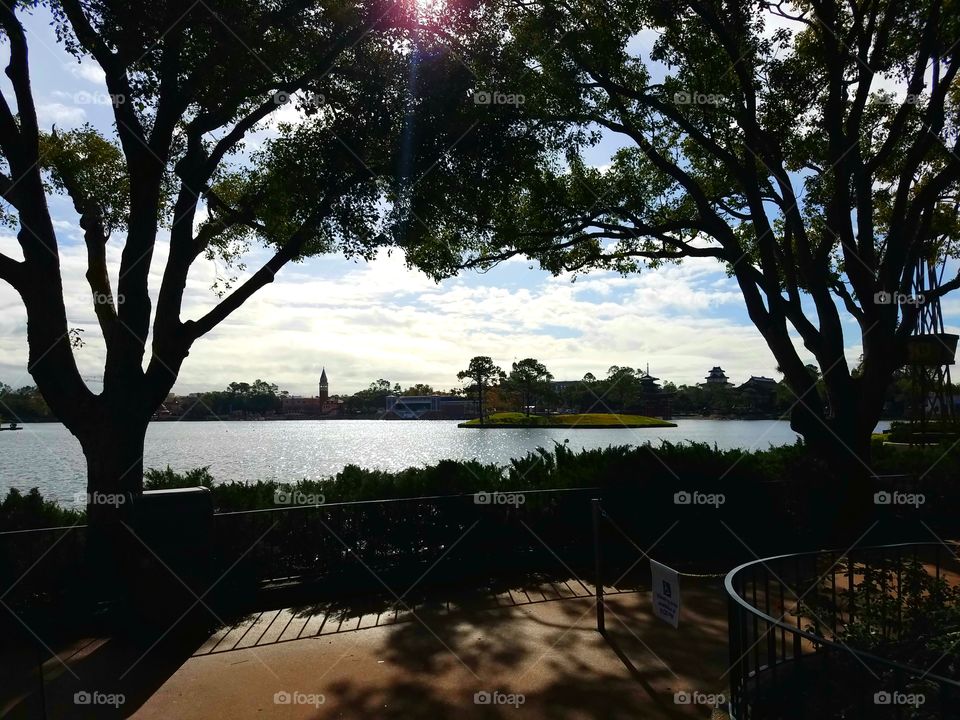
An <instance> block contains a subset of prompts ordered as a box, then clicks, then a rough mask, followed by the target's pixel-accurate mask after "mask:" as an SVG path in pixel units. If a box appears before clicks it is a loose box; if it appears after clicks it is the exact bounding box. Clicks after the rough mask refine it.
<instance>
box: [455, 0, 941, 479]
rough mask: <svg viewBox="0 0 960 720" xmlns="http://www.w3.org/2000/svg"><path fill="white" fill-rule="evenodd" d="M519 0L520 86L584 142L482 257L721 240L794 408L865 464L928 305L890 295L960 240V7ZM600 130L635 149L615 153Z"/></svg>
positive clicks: (623, 257)
mask: <svg viewBox="0 0 960 720" xmlns="http://www.w3.org/2000/svg"><path fill="white" fill-rule="evenodd" d="M507 15H508V18H509V20H508V22H509V27H510V32H511V35H510V37H511V42H512V47H513V51H514V52H515V53H517V54H518V55H519V56H521V57H522V58H523V62H522V63H521V65H523V66H524V67H525V68H527V70H525V71H523V72H521V73H518V74H517V75H515V76H514V77H506V78H501V80H502V83H503V86H504V87H505V88H509V89H510V91H512V92H519V93H523V94H525V96H526V102H525V103H524V104H523V105H522V108H521V109H522V112H524V113H527V114H529V115H530V116H531V117H536V118H538V119H540V120H541V122H543V123H544V124H553V125H555V126H560V127H563V128H564V130H565V131H566V133H567V134H566V138H567V140H566V149H565V153H564V157H563V158H561V160H560V161H559V162H558V161H557V158H556V157H555V156H544V157H543V158H542V162H541V164H540V167H539V170H537V171H536V172H532V173H530V174H529V175H523V176H521V177H518V188H517V192H516V193H515V194H514V195H512V196H511V197H510V198H509V199H508V202H506V203H504V204H501V205H500V206H498V208H497V212H496V213H495V214H494V216H492V217H491V218H489V219H488V220H487V221H486V222H481V223H480V225H481V227H482V230H481V232H478V233H476V234H475V235H474V236H473V237H472V238H471V239H470V240H469V242H465V243H464V245H463V246H462V249H463V251H464V258H463V261H464V262H465V264H466V265H468V266H479V267H487V266H490V265H492V264H495V263H496V262H498V261H500V260H502V259H505V258H508V257H511V256H513V255H516V254H522V255H527V256H530V257H533V258H536V259H537V260H539V262H540V264H541V265H542V266H543V267H544V268H547V269H549V270H551V271H553V272H555V273H561V272H569V271H572V272H580V271H588V270H596V269H600V270H614V271H619V272H622V273H632V272H636V271H639V270H641V269H642V268H644V267H647V268H649V267H653V268H655V267H658V266H660V265H662V264H664V263H670V262H679V261H681V260H683V259H686V258H711V259H714V260H716V261H717V262H718V263H720V264H721V265H722V266H723V267H725V268H726V270H727V272H728V274H729V275H730V276H731V277H732V278H733V279H734V280H735V281H736V282H737V284H738V286H739V288H740V290H741V292H742V294H743V297H744V301H745V304H746V309H747V311H748V314H749V316H750V319H751V320H752V321H753V323H754V324H755V326H756V327H757V329H758V330H759V332H760V333H761V334H762V335H763V337H764V339H765V340H766V342H767V344H768V345H769V346H770V348H771V350H772V352H773V354H774V356H775V358H776V360H777V362H778V364H779V365H780V367H781V369H782V371H783V373H784V375H785V378H786V381H787V384H788V386H789V388H790V390H791V391H792V393H793V395H794V411H793V426H794V428H795V429H797V430H799V431H800V432H802V433H803V434H804V435H805V437H806V438H807V440H808V441H809V442H811V443H812V444H814V445H817V446H818V447H820V448H821V449H826V450H827V451H829V452H831V453H832V454H833V455H834V456H838V455H842V456H843V457H845V458H846V459H848V460H849V459H850V456H851V455H852V456H853V461H854V462H853V464H854V465H857V463H860V464H861V465H862V464H863V463H862V458H863V457H864V456H865V455H866V453H867V452H868V448H869V436H870V432H871V431H872V430H873V427H874V425H875V423H876V421H877V419H878V417H879V413H880V409H881V407H882V402H883V389H884V387H885V386H886V384H887V383H888V382H889V380H890V377H891V374H892V372H893V371H894V370H895V369H896V367H898V365H900V364H902V363H903V359H904V348H905V345H906V342H907V339H908V336H909V335H910V333H911V332H912V330H913V327H914V322H915V319H916V316H917V312H918V307H917V305H916V304H898V303H890V302H886V303H885V302H882V300H881V301H878V300H877V299H876V298H878V297H881V298H882V297H890V296H891V295H895V294H896V293H898V292H899V293H902V294H909V291H910V287H911V282H912V279H913V276H914V273H915V272H916V268H917V267H918V264H919V263H921V262H924V261H930V262H940V261H942V260H944V258H956V257H957V255H958V253H957V250H958V248H957V245H956V242H955V240H956V238H957V235H958V230H960V227H958V207H960V193H958V191H960V184H958V183H960V144H958V142H960V124H958V108H960V102H958V101H960V94H958V92H960V91H958V88H960V85H958V84H957V82H956V73H957V69H958V65H960V58H958V47H960V44H958V40H960V16H958V15H957V14H956V13H955V12H952V11H950V10H949V6H947V5H943V4H942V3H939V2H932V3H931V2H927V1H923V2H921V1H914V0H907V2H903V3H875V2H842V3H841V2H837V1H835V0H815V1H813V2H799V3H794V4H793V5H791V6H786V5H783V4H780V3H770V2H760V3H750V4H745V3H726V2H719V1H714V0H706V1H700V0H696V1H691V2H680V3H664V2H660V1H659V0H654V1H652V2H651V1H650V0H629V1H627V2H606V1H604V0H600V2H596V3H590V4H587V5H582V4H581V5H578V4H569V3H557V2H553V0H536V1H535V2H532V3H527V4H525V5H524V6H523V8H522V9H521V10H517V11H516V12H514V13H508V14H507ZM648 38H653V42H652V46H651V47H650V48H649V50H643V49H642V48H644V42H641V40H643V39H648ZM601 140H603V141H604V142H605V143H606V144H607V145H608V146H609V145H611V144H612V145H614V146H615V147H618V148H619V149H617V150H616V151H615V152H614V153H613V155H612V157H611V159H610V163H609V164H608V165H606V166H603V167H597V166H596V165H595V164H591V163H590V162H589V161H588V159H587V155H588V152H589V151H590V150H591V148H593V147H595V146H596V145H597V144H598V143H599V142H600V141H601ZM958 286H960V276H947V277H946V278H945V281H944V282H943V284H942V285H941V287H940V288H939V289H938V290H935V291H933V292H931V293H929V294H928V295H927V301H928V302H930V301H932V300H934V299H936V298H939V297H942V296H943V295H944V294H946V293H947V292H949V291H950V290H953V289H955V288H956V287H958ZM851 345H852V346H856V345H862V348H863V362H862V364H861V365H860V372H859V373H855V372H854V368H853V365H854V363H852V362H850V361H848V357H847V351H848V347H849V346H851ZM807 353H809V354H810V355H812V356H813V357H814V358H815V359H816V362H817V365H818V366H819V368H820V370H821V372H822V375H823V387H824V390H825V394H826V402H822V401H821V399H820V398H819V397H818V395H817V391H816V381H815V380H814V379H812V378H811V377H810V374H809V373H808V372H807V370H806V368H805V364H806V357H805V356H806V355H807Z"/></svg>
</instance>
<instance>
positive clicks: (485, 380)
mask: <svg viewBox="0 0 960 720" xmlns="http://www.w3.org/2000/svg"><path fill="white" fill-rule="evenodd" d="M506 377H507V375H506V373H505V372H503V370H502V369H501V368H500V366H499V365H494V364H493V360H491V359H490V357H489V356H488V355H476V356H475V357H473V358H471V359H470V364H469V365H468V366H467V369H466V370H461V371H460V372H458V373H457V378H458V379H460V380H471V381H472V384H471V385H470V387H468V388H467V390H468V391H469V392H474V393H476V396H477V410H478V411H479V413H480V424H481V425H483V424H484V403H483V400H484V394H485V392H486V390H487V388H488V387H490V385H491V384H493V383H497V382H502V381H503V380H504V379H506Z"/></svg>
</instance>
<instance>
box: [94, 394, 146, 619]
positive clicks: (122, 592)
mask: <svg viewBox="0 0 960 720" xmlns="http://www.w3.org/2000/svg"><path fill="white" fill-rule="evenodd" d="M147 422H148V418H147V419H145V418H143V417H142V415H141V416H140V417H137V416H135V415H134V413H132V412H131V411H130V410H129V409H127V410H122V409H121V408H115V409H114V412H113V413H111V415H110V416H108V417H105V418H100V419H99V420H94V421H92V422H91V423H90V425H89V426H87V427H86V428H84V430H83V431H82V432H80V433H78V437H79V438H80V444H81V447H82V448H83V452H84V455H85V456H86V459H87V498H86V500H87V519H88V535H87V538H88V547H87V559H88V562H89V563H90V575H91V581H92V582H91V589H92V592H93V598H92V599H93V600H94V601H95V602H104V601H106V602H109V603H111V604H112V606H113V607H115V608H117V609H118V610H119V613H120V614H122V613H123V612H124V609H125V608H126V602H127V600H128V599H129V598H130V581H131V580H132V579H133V578H134V577H135V575H136V567H135V563H136V555H137V553H138V552H139V551H140V550H141V548H140V546H139V543H138V542H137V540H136V538H135V537H134V536H133V535H132V533H131V530H130V528H132V527H133V518H132V505H133V502H134V501H135V498H136V496H138V495H140V494H141V493H142V491H143V448H144V438H145V436H146V431H147Z"/></svg>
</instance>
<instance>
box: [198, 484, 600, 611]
mask: <svg viewBox="0 0 960 720" xmlns="http://www.w3.org/2000/svg"><path fill="white" fill-rule="evenodd" d="M596 493H597V491H596V489H595V488H578V489H561V490H527V491H522V492H496V493H478V494H465V495H442V496H432V497H417V498H404V499H395V500H371V501H362V502H350V503H329V504H319V505H302V506H293V507H285V508H280V509H269V510H253V511H245V512H232V513H219V514H217V515H215V516H214V542H213V544H214V560H215V565H216V570H215V575H216V576H217V577H219V578H221V580H220V582H218V586H220V587H221V593H220V595H221V596H229V597H230V598H231V599H232V600H233V601H234V602H237V601H239V602H251V601H253V600H255V598H254V597H253V596H254V595H256V594H258V593H262V592H264V591H270V590H274V591H277V590H281V589H283V588H284V587H288V588H290V587H296V588H297V590H298V591H299V592H312V593H314V594H316V591H318V590H322V593H323V594H326V595H344V594H360V593H368V592H378V593H386V594H390V593H397V594H402V593H403V592H405V591H406V590H408V588H410V587H411V586H413V585H414V584H416V585H417V587H421V588H426V587H430V586H437V585H452V586H460V585H464V584H468V585H471V586H473V587H479V586H481V585H485V586H487V587H494V586H496V585H498V584H501V583H509V582H510V581H515V580H517V579H518V578H522V577H524V576H529V575H530V574H538V573H539V574H542V575H545V576H546V575H555V576H560V575H564V576H567V577H568V576H569V572H567V569H566V568H567V567H570V568H578V569H579V570H582V569H583V568H586V567H589V564H590V562H591V557H592V555H591V553H592V547H593V546H592V536H591V524H590V522H591V520H590V498H591V497H593V496H595V495H596Z"/></svg>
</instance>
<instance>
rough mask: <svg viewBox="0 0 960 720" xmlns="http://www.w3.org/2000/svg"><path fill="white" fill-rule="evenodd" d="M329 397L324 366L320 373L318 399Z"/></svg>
mask: <svg viewBox="0 0 960 720" xmlns="http://www.w3.org/2000/svg"><path fill="white" fill-rule="evenodd" d="M329 397H330V388H329V386H328V385H327V369H326V368H324V369H323V371H322V372H321V373H320V399H321V400H326V399H328V398H329Z"/></svg>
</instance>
